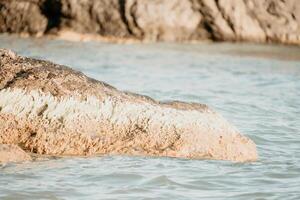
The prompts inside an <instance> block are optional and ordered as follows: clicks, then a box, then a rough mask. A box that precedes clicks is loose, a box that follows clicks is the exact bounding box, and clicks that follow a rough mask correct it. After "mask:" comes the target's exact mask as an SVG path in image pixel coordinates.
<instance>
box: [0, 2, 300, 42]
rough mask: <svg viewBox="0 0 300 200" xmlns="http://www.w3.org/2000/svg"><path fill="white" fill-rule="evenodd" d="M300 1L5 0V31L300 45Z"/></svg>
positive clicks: (0, 27) (0, 11)
mask: <svg viewBox="0 0 300 200" xmlns="http://www.w3.org/2000/svg"><path fill="white" fill-rule="evenodd" d="M299 5H300V4H299V2H298V0H285V1H279V0H151V1H143V0H101V1H99V0H0V32H8V33H25V34H26V33H27V34H29V35H43V34H48V33H54V34H56V35H58V37H59V36H60V35H65V34H64V31H65V30H67V31H68V32H72V31H73V32H76V33H78V34H82V36H81V37H76V38H77V39H80V40H85V39H82V38H83V37H85V36H86V34H95V35H101V36H107V37H117V38H122V39H128V38H130V39H132V38H133V39H138V40H143V41H144V40H146V41H191V40H207V39H212V40H218V41H252V42H279V43H284V44H300V6H299ZM88 37H90V36H88ZM76 38H71V40H75V39H76ZM95 38H97V37H95ZM65 39H66V38H65ZM113 41H115V40H113Z"/></svg>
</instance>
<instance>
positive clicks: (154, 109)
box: [0, 50, 257, 162]
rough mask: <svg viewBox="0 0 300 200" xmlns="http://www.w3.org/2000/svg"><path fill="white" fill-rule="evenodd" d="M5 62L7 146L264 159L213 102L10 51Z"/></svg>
mask: <svg viewBox="0 0 300 200" xmlns="http://www.w3.org/2000/svg"><path fill="white" fill-rule="evenodd" d="M0 59H1V60H0V96H1V98H0V143H5V144H21V145H22V148H23V149H24V150H26V151H30V152H34V153H37V154H47V155H95V154H119V155H120V154H121V155H143V156H169V157H181V158H197V159H202V158H208V159H221V160H232V161H241V162H243V161H254V160H256V159H257V152H256V146H255V144H254V143H253V142H252V141H251V140H250V139H249V138H247V137H245V136H242V135H241V134H240V133H239V132H238V130H237V129H236V128H234V127H233V126H232V125H230V124H229V123H228V122H227V121H226V120H225V119H224V118H223V117H222V116H220V115H219V114H218V113H216V112H215V111H213V110H212V109H210V108H209V107H207V106H206V105H202V104H197V103H184V102H178V101H174V102H158V101H155V100H153V99H151V98H149V97H146V96H141V95H138V94H132V93H128V92H127V93H126V92H121V91H119V90H117V89H115V88H114V87H112V86H110V85H108V84H106V83H104V82H100V81H97V80H94V79H91V78H88V77H86V76H85V75H84V74H82V73H80V72H77V71H74V70H72V69H70V68H68V67H65V66H61V65H57V64H54V63H51V62H48V61H42V60H36V59H31V58H25V57H21V56H18V55H15V54H13V53H12V52H11V51H7V50H1V51H0Z"/></svg>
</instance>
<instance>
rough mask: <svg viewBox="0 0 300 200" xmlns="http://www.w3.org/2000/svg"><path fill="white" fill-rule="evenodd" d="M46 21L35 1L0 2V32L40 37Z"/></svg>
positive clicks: (4, 0)
mask: <svg viewBox="0 0 300 200" xmlns="http://www.w3.org/2000/svg"><path fill="white" fill-rule="evenodd" d="M47 21H48V20H47V18H46V17H45V16H44V15H43V13H42V11H41V9H40V7H39V6H38V4H37V3H36V1H10V0H8V1H7V0H0V32H8V33H21V34H25V35H26V34H29V35H42V34H44V33H45V31H46V28H47Z"/></svg>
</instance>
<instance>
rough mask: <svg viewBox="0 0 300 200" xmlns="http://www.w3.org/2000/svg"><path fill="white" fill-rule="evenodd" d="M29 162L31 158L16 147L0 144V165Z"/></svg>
mask: <svg viewBox="0 0 300 200" xmlns="http://www.w3.org/2000/svg"><path fill="white" fill-rule="evenodd" d="M30 160H31V157H30V156H29V155H28V154H27V153H26V152H25V151H23V150H22V149H21V148H20V147H18V146H17V145H10V144H0V164H2V163H10V162H24V161H30Z"/></svg>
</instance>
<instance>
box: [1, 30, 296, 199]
mask: <svg viewBox="0 0 300 200" xmlns="http://www.w3.org/2000/svg"><path fill="white" fill-rule="evenodd" d="M0 48H9V49H13V50H15V51H16V52H18V53H19V54H21V55H25V56H31V57H35V58H42V59H48V60H51V61H54V62H56V63H60V64H65V65H69V66H72V67H73V68H75V69H77V70H80V71H83V72H84V73H86V74H87V75H89V76H91V77H93V78H96V79H99V80H103V81H106V82H107V83H109V84H111V85H113V86H115V87H117V88H119V89H122V90H129V91H133V92H137V93H142V94H145V95H149V96H151V97H153V98H156V99H160V100H167V99H177V100H184V101H194V102H200V103H206V104H208V105H210V106H211V107H213V108H214V109H215V110H217V111H219V112H220V113H222V114H223V115H224V116H225V117H226V118H227V119H228V120H229V121H230V122H232V123H233V124H234V125H235V126H237V127H238V129H239V130H241V132H243V133H244V134H245V135H247V136H249V137H250V138H251V139H253V140H254V141H255V143H256V144H257V147H258V152H259V156H260V158H259V161H258V162H255V163H245V164H237V163H230V162H226V161H212V160H183V159H171V158H149V157H125V156H113V157H110V156H105V157H92V158H61V159H50V160H44V161H35V162H32V163H24V164H9V165H5V166H2V167H0V199H130V200H131V199H285V200H286V199H295V200H296V199H300V99H299V98H300V48H299V47H284V46H266V45H253V44H193V45H192V44H190V45H188V44H181V45H180V44H147V45H145V44H134V45H120V44H103V43H97V42H88V43H71V42H64V41H50V40H43V39H18V38H16V37H13V36H5V35H2V36H0ZM0 98H1V97H0Z"/></svg>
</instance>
